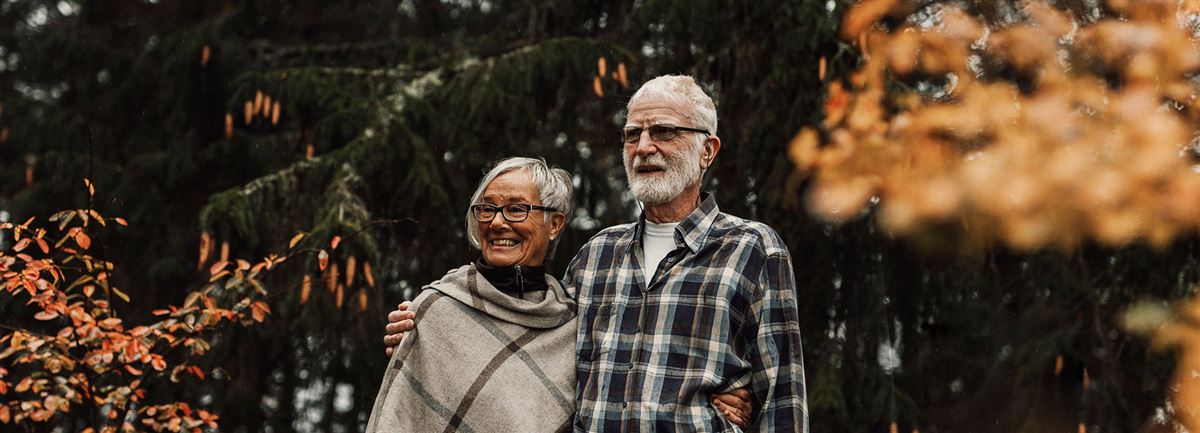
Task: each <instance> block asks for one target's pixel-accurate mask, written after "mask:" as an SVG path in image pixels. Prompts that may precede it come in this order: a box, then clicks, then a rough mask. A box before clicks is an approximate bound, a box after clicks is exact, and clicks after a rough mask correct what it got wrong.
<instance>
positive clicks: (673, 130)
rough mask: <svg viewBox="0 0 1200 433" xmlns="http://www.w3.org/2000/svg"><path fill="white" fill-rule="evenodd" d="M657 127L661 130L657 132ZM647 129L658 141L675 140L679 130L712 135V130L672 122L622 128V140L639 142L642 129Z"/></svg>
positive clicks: (630, 142)
mask: <svg viewBox="0 0 1200 433" xmlns="http://www.w3.org/2000/svg"><path fill="white" fill-rule="evenodd" d="M655 129H658V130H659V131H658V132H655V131H654V130H655ZM646 130H649V131H650V138H651V139H654V140H657V141H667V140H674V139H675V137H678V136H679V131H685V132H695V133H698V134H704V136H705V137H711V136H712V133H711V132H708V131H707V130H704V129H698V128H688V127H684V126H678V125H672V124H670V123H660V124H657V125H650V126H647V127H645V128H642V127H636V126H635V127H631V128H621V142H623V143H625V144H634V143H637V142H638V140H639V139H641V138H642V131H646ZM662 134H670V138H666V137H662V136H661V135H662Z"/></svg>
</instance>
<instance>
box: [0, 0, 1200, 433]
mask: <svg viewBox="0 0 1200 433" xmlns="http://www.w3.org/2000/svg"><path fill="white" fill-rule="evenodd" d="M990 3H991V2H984V3H983V7H980V4H978V3H975V2H964V3H963V4H964V6H966V7H967V8H969V9H971V10H977V11H980V12H981V13H985V14H998V13H1002V12H1003V10H1004V9H1003V8H1001V11H1000V12H997V10H996V8H994V7H990V6H989V4H990ZM1066 3H1080V2H1070V1H1068V2H1066ZM1082 3H1088V2H1086V1H1085V2H1082ZM1088 4H1090V3H1088ZM848 6H849V2H847V1H846V0H828V1H816V0H793V1H777V2H720V1H708V0H699V1H670V0H641V1H634V0H618V1H577V0H571V1H566V0H563V1H538V2H521V1H508V0H497V1H475V0H459V1H437V0H404V1H369V2H361V1H360V2H327V1H311V0H300V1H274V0H246V1H232V0H226V1H213V0H195V1H170V0H158V1H153V0H147V1H134V0H77V1H70V0H62V1H41V0H6V1H2V2H0V104H2V105H0V106H2V108H0V131H2V132H0V220H6V221H22V220H25V219H26V218H28V217H29V216H34V215H42V216H44V215H49V214H51V213H52V212H54V211H57V210H59V209H64V208H71V207H80V206H83V205H84V203H86V202H87V193H86V190H85V189H84V188H83V186H82V185H83V179H84V178H89V179H91V180H92V182H93V183H94V184H95V186H96V199H95V201H96V205H95V206H96V208H97V209H100V210H101V211H103V212H104V213H105V214H109V215H119V216H123V217H125V218H126V219H128V220H129V222H130V225H131V230H127V231H124V232H120V233H109V234H106V235H104V236H105V237H106V238H107V239H100V240H98V241H99V242H98V243H102V244H103V245H105V250H103V251H102V254H103V255H105V256H108V257H111V258H112V259H114V260H115V261H117V262H119V263H122V264H124V268H125V269H126V271H125V272H119V273H117V274H115V275H114V276H113V278H114V279H116V280H117V282H118V285H120V286H121V287H123V288H125V289H127V290H126V291H127V292H129V293H130V295H131V296H132V297H133V298H134V299H136V302H134V303H131V304H123V305H120V306H119V307H118V308H119V309H121V310H122V313H123V314H124V315H125V316H126V317H130V318H132V319H131V320H136V319H137V318H146V317H149V315H150V311H151V310H152V309H154V308H161V307H162V306H163V305H166V304H170V303H179V302H180V300H181V298H182V297H183V296H184V294H185V293H186V292H187V291H188V290H192V289H194V288H195V287H197V286H198V285H200V284H202V283H203V282H204V281H205V280H206V279H207V274H206V273H205V272H204V271H203V270H202V269H207V267H202V266H200V265H199V264H198V261H200V259H199V257H198V255H199V254H198V252H197V251H198V249H199V248H200V246H199V245H200V243H201V239H202V238H205V237H206V235H205V234H207V238H209V239H212V243H211V246H210V247H209V248H210V250H211V251H217V250H221V249H224V248H228V250H229V251H231V252H232V254H234V255H237V256H243V257H261V256H264V255H267V254H269V253H272V252H276V251H280V250H283V249H285V248H286V245H287V243H288V240H289V239H290V238H291V237H292V236H293V235H294V234H295V233H297V232H306V233H308V236H307V237H305V238H304V240H303V241H302V242H304V243H306V244H307V245H311V246H318V245H326V244H327V243H328V242H329V240H330V239H331V238H332V237H333V236H342V237H344V238H345V240H344V241H343V244H342V246H341V247H340V248H338V249H337V250H336V252H335V253H334V254H333V256H332V258H331V262H332V263H333V264H335V265H337V266H338V267H340V269H342V272H343V274H344V273H345V272H346V269H347V268H348V267H349V268H353V269H356V271H355V272H360V273H361V272H363V270H362V269H363V264H364V263H369V264H370V268H371V269H372V270H373V275H374V277H375V279H376V280H377V281H378V284H374V285H368V284H366V283H364V282H361V281H362V279H361V278H360V279H359V281H360V282H359V283H357V285H354V286H352V287H341V288H338V287H336V286H339V284H336V283H335V284H334V285H333V286H334V287H329V289H328V290H326V287H325V285H324V283H317V287H318V290H315V291H314V293H313V295H312V297H311V298H310V299H307V301H306V302H301V300H300V293H299V290H297V289H296V287H298V285H299V284H300V283H299V282H300V281H301V279H302V278H303V277H304V275H305V274H310V275H311V276H312V277H313V278H314V279H316V280H318V281H324V280H327V279H329V278H328V272H329V271H328V270H327V271H325V272H326V275H324V276H321V275H317V270H316V268H317V266H316V265H315V260H316V259H315V258H310V259H309V260H307V261H299V260H298V261H295V262H290V263H289V264H288V265H287V266H291V267H292V268H290V270H289V271H287V272H277V273H275V274H273V275H272V277H271V281H270V283H271V285H272V287H273V288H274V289H275V290H273V291H272V296H271V298H270V304H271V308H272V311H273V312H272V314H271V316H270V319H269V320H268V321H267V322H266V323H265V324H262V325H259V326H255V327H251V328H245V329H242V328H239V329H235V330H232V331H230V332H229V333H227V334H224V335H221V336H220V337H219V338H217V339H216V340H215V341H214V349H213V352H212V353H211V354H210V355H209V356H208V357H206V358H205V359H204V361H203V362H204V366H205V367H206V368H210V369H216V370H218V371H221V372H222V373H221V374H220V375H219V379H218V380H213V381H208V382H204V383H203V384H202V385H198V386H187V387H182V386H181V387H175V388H169V389H156V390H154V392H155V393H156V394H159V395H161V396H163V398H174V399H185V400H191V401H197V402H200V403H202V404H203V405H206V406H207V407H208V408H210V409H212V410H213V411H215V412H216V413H218V414H220V416H221V430H222V431H230V432H258V431H270V432H290V431H325V432H354V431H359V430H361V429H362V427H363V426H364V425H365V422H366V419H367V416H368V415H369V411H370V407H371V403H372V401H373V399H374V397H375V394H376V392H377V390H378V388H377V387H378V384H379V380H380V378H381V377H382V372H383V368H384V364H385V363H386V357H385V356H384V354H383V346H382V342H381V337H382V333H383V331H382V330H383V325H384V322H385V315H386V313H387V311H389V310H391V309H392V308H394V306H395V305H396V304H397V303H398V302H400V301H403V300H405V299H408V298H410V297H412V296H413V295H414V290H416V289H417V288H419V287H420V286H421V285H422V284H424V283H426V282H429V281H431V280H434V279H436V278H437V277H439V276H441V275H442V274H443V273H444V272H445V271H446V270H447V269H450V268H453V267H456V266H458V265H461V264H462V263H465V262H466V261H468V260H471V259H472V258H473V255H474V252H473V251H472V250H471V249H470V247H469V246H468V244H467V242H466V240H465V238H464V234H463V229H462V225H463V214H464V211H465V207H466V205H467V200H468V198H469V196H470V193H471V191H472V190H473V188H474V186H475V183H476V181H477V180H478V179H479V177H480V176H481V175H482V174H483V172H484V170H485V169H486V168H487V165H488V163H489V162H491V161H495V160H496V159H498V158H502V157H506V156H513V155H526V156H543V157H545V158H546V159H547V160H548V161H549V162H551V163H553V164H556V165H559V166H562V167H564V168H566V169H567V170H568V171H570V172H572V173H573V174H574V175H575V176H576V182H577V184H576V186H577V197H576V203H577V205H578V209H579V210H578V212H577V214H576V216H575V218H574V220H573V221H572V223H571V225H570V229H569V230H568V232H567V233H566V235H565V238H564V240H563V241H562V245H561V246H560V248H559V249H558V251H557V252H556V255H555V258H554V260H553V261H552V263H551V264H550V267H551V268H552V270H553V271H554V272H556V273H557V272H561V270H562V268H563V267H564V266H565V265H566V263H567V262H568V261H569V259H570V257H571V256H572V255H573V254H574V252H575V251H576V249H577V248H578V247H579V246H580V245H581V244H582V243H583V242H584V241H585V240H586V239H587V238H588V237H589V236H590V235H591V234H593V233H594V232H595V231H596V230H598V229H599V228H602V227H605V226H609V225H613V224H618V223H623V222H627V221H630V220H631V219H633V218H634V217H635V216H636V215H637V213H636V212H637V209H636V204H635V203H634V202H633V200H632V198H631V196H630V195H629V194H628V193H627V192H626V186H625V181H624V174H623V171H622V168H621V161H620V151H621V144H620V141H619V140H618V138H617V137H618V135H617V130H618V127H619V126H620V125H622V122H623V119H622V117H621V116H622V113H623V107H624V104H625V102H626V101H627V100H628V97H629V96H630V95H631V94H632V91H633V90H634V89H636V88H637V87H638V86H639V85H640V84H641V83H642V82H644V81H645V80H648V79H650V78H652V77H654V76H657V75H660V74H667V73H685V74H691V75H694V76H695V77H696V78H697V79H698V80H699V81H700V82H701V83H703V84H704V85H705V86H706V88H707V89H708V90H709V91H710V92H711V94H712V95H713V96H714V97H715V99H716V100H717V102H718V112H719V118H720V130H719V135H720V136H721V138H722V142H723V143H724V146H723V148H722V152H721V154H720V155H719V157H718V160H717V164H716V167H715V169H713V170H710V177H709V179H707V180H706V182H707V185H706V188H705V189H706V190H709V191H713V192H714V193H715V194H716V197H717V198H718V200H719V203H720V205H721V208H722V210H724V211H726V212H729V213H732V214H735V215H738V216H743V217H747V218H752V219H757V220H760V221H763V222H766V223H767V224H769V225H771V226H772V227H774V228H775V229H776V230H777V231H778V232H779V233H780V234H781V235H782V236H783V237H784V239H786V240H787V241H788V243H789V248H790V249H791V252H792V255H793V258H794V265H795V269H796V272H797V281H798V283H799V293H798V298H799V300H800V308H801V320H802V329H803V330H804V335H803V338H804V348H805V360H806V365H807V380H808V384H809V407H810V411H811V419H812V431H813V432H842V431H852V432H882V431H887V430H888V429H889V427H890V426H891V425H892V423H893V422H895V423H896V426H897V428H898V429H900V430H903V431H911V430H920V431H926V432H950V431H956V432H957V431H978V432H1010V431H1025V432H1039V431H1047V432H1049V431H1056V432H1065V431H1076V429H1077V426H1079V425H1080V424H1083V425H1085V426H1087V427H1088V428H1090V429H1092V431H1093V432H1109V431H1122V432H1133V431H1142V430H1147V429H1149V430H1153V429H1154V428H1155V426H1156V425H1157V424H1156V423H1155V422H1154V420H1155V419H1156V417H1157V419H1161V417H1162V415H1161V414H1162V413H1163V411H1164V410H1166V409H1165V405H1166V403H1165V400H1164V395H1165V394H1164V393H1165V388H1166V386H1165V383H1166V382H1167V380H1168V379H1167V378H1168V377H1169V374H1170V371H1171V366H1172V362H1171V361H1170V358H1169V356H1168V355H1167V354H1162V353H1152V352H1150V351H1149V350H1148V346H1147V343H1146V342H1145V341H1144V340H1143V339H1142V338H1140V337H1136V336H1131V335H1128V334H1127V333H1125V332H1124V331H1122V330H1121V329H1120V328H1119V326H1118V324H1117V320H1116V318H1117V315H1118V314H1119V313H1120V312H1121V311H1123V310H1124V309H1125V308H1126V307H1127V306H1128V305H1130V304H1131V303H1132V302H1134V301H1136V300H1140V299H1144V298H1153V299H1175V298H1179V297H1181V296H1183V295H1186V294H1189V293H1191V291H1192V287H1193V284H1195V283H1196V281H1197V280H1198V275H1197V270H1198V268H1197V261H1196V258H1195V257H1194V255H1195V254H1194V253H1195V251H1196V249H1195V245H1194V241H1193V240H1191V239H1184V240H1180V241H1178V242H1176V243H1175V244H1174V245H1172V246H1171V247H1169V248H1168V249H1166V250H1165V251H1154V250H1150V249H1147V248H1144V247H1141V246H1137V245H1134V246H1129V247H1125V248H1122V249H1118V250H1113V249H1104V248H1099V247H1088V248H1083V249H1081V250H1078V251H1076V252H1072V253H1059V252H1043V253H1033V254H1024V253H1021V254H1019V253H1015V252H1009V251H1006V250H1003V249H1000V250H992V251H987V252H975V253H970V254H961V255H959V254H952V253H950V254H947V253H942V254H939V255H935V256H930V255H926V254H921V253H918V251H917V250H916V249H914V248H913V247H912V246H911V245H909V244H907V243H906V242H904V241H898V240H895V239H893V238H891V237H889V236H888V235H886V234H884V233H882V232H880V231H878V230H877V229H876V228H875V226H874V225H873V224H872V221H871V218H870V216H869V215H866V216H863V217H861V218H859V219H857V220H854V221H851V222H850V223H848V224H844V225H837V226H835V225H830V224H826V223H823V222H821V221H819V220H818V219H816V218H815V217H813V216H811V215H810V214H809V213H808V211H807V210H806V209H805V207H804V200H803V197H802V194H803V191H804V190H805V187H806V183H805V181H804V180H803V176H802V174H801V173H797V172H796V170H795V169H794V168H793V166H792V164H791V162H789V161H788V159H787V158H786V157H785V150H784V149H785V146H786V144H787V143H788V141H789V140H790V139H791V137H792V136H793V135H794V134H795V133H796V132H797V131H798V130H799V129H800V128H801V127H803V126H806V125H813V124H816V123H817V122H818V121H819V120H820V119H821V117H822V114H823V113H822V104H823V98H824V89H825V84H826V83H827V82H829V81H830V80H834V79H838V78H840V77H842V76H844V75H845V74H847V73H848V72H849V71H850V70H852V69H853V67H854V66H855V65H856V63H857V61H858V54H857V51H856V49H855V48H853V47H852V46H851V45H849V44H847V43H845V42H843V41H842V40H840V39H839V38H838V31H839V24H840V22H841V17H842V14H843V13H844V12H845V11H846V9H847V7H848ZM1096 10H1097V13H1103V12H1104V11H1103V10H1102V9H1096ZM997 19H998V20H1002V18H997ZM822 58H825V59H826V60H827V68H828V73H827V74H825V75H824V76H821V75H820V74H819V73H820V71H821V69H822V68H821V67H820V66H819V64H820V59H822ZM599 59H604V68H605V71H604V72H603V73H602V72H601V71H600V70H599V68H600V65H599V64H598V63H599ZM620 68H623V69H624V70H625V71H626V72H625V77H624V78H625V80H624V81H622V79H621V78H622V77H621V76H620V74H619V72H618V71H619V70H620ZM260 92H261V94H262V95H263V97H269V98H270V100H271V101H272V103H271V104H270V105H268V106H267V107H270V108H272V111H274V110H275V109H274V108H273V107H274V105H275V103H277V104H278V105H279V108H278V109H277V110H278V112H279V113H278V115H277V117H278V119H277V120H275V119H272V118H271V117H272V115H273V114H274V113H271V114H264V113H263V112H262V111H261V110H252V111H258V113H257V114H252V115H251V116H249V118H247V117H246V115H245V114H246V111H245V110H246V104H247V103H250V104H252V105H253V101H254V100H255V99H256V98H257V97H258V94H259V93H260ZM227 119H228V120H227ZM247 119H249V122H247ZM227 121H229V122H231V126H230V127H229V128H230V129H229V130H228V131H227V123H226V122H227ZM10 243H11V239H5V238H0V247H5V246H7V245H8V244H10ZM225 245H227V247H225ZM211 254H213V255H215V254H218V253H215V252H213V253H211ZM209 260H210V261H211V260H212V259H209ZM332 279H333V280H339V279H338V278H337V277H336V276H335V277H334V278H332ZM339 281H340V280H339ZM341 286H345V285H341ZM361 298H365V299H366V302H365V304H360V301H359V299H361ZM23 304H24V301H22V300H21V299H20V298H13V297H3V298H0V317H4V318H6V319H4V320H9V319H7V318H13V317H20V313H19V312H20V311H21V310H22V309H23V308H24V305H23ZM364 307H365V308H364ZM13 320H17V319H13ZM464 344H466V343H464ZM1156 414H1157V415H1156ZM69 419H70V418H69V417H68V420H69ZM63 425H71V424H70V423H66V424H63ZM67 428H68V429H70V428H71V427H67ZM892 433H895V432H894V431H893V432H892Z"/></svg>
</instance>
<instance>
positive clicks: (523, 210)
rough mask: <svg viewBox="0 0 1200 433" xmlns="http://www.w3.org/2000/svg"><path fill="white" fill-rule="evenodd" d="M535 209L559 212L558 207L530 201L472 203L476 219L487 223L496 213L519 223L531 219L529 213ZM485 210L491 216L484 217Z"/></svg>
mask: <svg viewBox="0 0 1200 433" xmlns="http://www.w3.org/2000/svg"><path fill="white" fill-rule="evenodd" d="M535 210H540V211H543V212H558V209H555V208H552V207H549V206H538V205H536V204H529V203H509V204H506V205H503V206H496V205H494V204H487V203H475V204H473V205H471V216H472V217H474V218H475V221H478V222H481V223H486V222H491V221H492V220H495V219H496V214H501V215H504V219H505V220H508V222H510V223H519V222H521V221H525V220H527V219H529V213H530V212H533V211H535ZM485 212H486V213H490V214H491V216H489V217H487V218H484V214H485ZM510 213H515V214H518V215H523V216H521V217H520V218H517V217H515V216H514V215H510Z"/></svg>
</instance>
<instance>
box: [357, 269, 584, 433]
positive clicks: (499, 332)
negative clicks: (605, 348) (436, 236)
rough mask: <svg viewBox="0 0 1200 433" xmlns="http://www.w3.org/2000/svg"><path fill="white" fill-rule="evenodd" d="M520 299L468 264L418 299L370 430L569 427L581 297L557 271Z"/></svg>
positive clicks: (473, 431)
mask: <svg viewBox="0 0 1200 433" xmlns="http://www.w3.org/2000/svg"><path fill="white" fill-rule="evenodd" d="M546 280H547V282H548V283H549V289H547V290H545V291H539V292H532V293H527V294H526V295H525V299H518V298H514V297H512V296H509V295H506V294H504V293H502V292H500V290H499V289H496V288H495V287H493V286H492V285H491V284H490V283H488V281H487V280H486V279H485V278H483V276H482V275H480V274H479V272H478V271H476V269H475V266H474V265H466V266H463V267H461V268H458V269H455V270H453V271H450V272H449V273H448V274H446V276H445V277H442V279H441V280H439V281H437V282H434V283H433V284H430V285H428V286H426V287H425V290H424V291H422V292H421V294H420V295H418V296H417V298H416V299H414V300H413V303H412V308H413V310H414V311H416V313H417V327H416V329H414V330H413V331H412V332H410V333H408V334H407V335H405V337H404V341H403V342H402V343H401V344H400V345H399V346H397V347H396V350H395V352H394V353H393V354H392V359H391V361H390V363H389V365H388V369H387V372H386V373H385V374H384V377H383V385H382V387H380V389H379V395H378V396H377V397H375V406H374V408H373V409H372V410H371V419H370V421H368V423H367V432H368V433H376V432H383V433H400V432H404V433H408V432H418V433H419V432H456V431H457V432H464V433H507V432H560V431H562V432H566V431H570V430H571V422H572V419H573V417H574V415H575V331H576V329H575V326H576V325H575V304H574V302H573V301H572V300H571V299H570V298H568V297H567V295H566V293H565V292H564V291H563V288H562V286H561V285H560V284H559V283H558V280H556V279H554V277H551V276H550V275H547V276H546Z"/></svg>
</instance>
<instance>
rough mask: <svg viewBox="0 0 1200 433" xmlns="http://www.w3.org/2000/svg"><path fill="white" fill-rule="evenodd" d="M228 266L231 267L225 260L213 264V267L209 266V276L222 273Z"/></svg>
mask: <svg viewBox="0 0 1200 433" xmlns="http://www.w3.org/2000/svg"><path fill="white" fill-rule="evenodd" d="M226 266H229V262H227V261H224V260H221V261H219V262H216V263H213V264H212V266H209V267H208V274H209V275H216V274H217V272H221V271H223V270H225V267H226Z"/></svg>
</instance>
